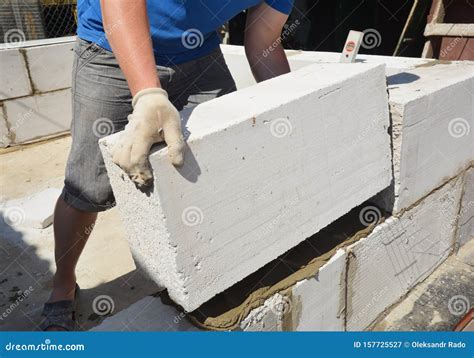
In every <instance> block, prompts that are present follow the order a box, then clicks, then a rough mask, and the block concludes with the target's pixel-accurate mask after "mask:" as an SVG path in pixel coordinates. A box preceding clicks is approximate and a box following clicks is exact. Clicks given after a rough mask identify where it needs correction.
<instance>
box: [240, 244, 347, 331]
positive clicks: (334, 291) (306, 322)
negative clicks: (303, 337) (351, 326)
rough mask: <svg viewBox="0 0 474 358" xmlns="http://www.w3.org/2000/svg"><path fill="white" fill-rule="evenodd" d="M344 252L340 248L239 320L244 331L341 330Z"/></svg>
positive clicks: (342, 325) (342, 320)
mask: <svg viewBox="0 0 474 358" xmlns="http://www.w3.org/2000/svg"><path fill="white" fill-rule="evenodd" d="M345 266H346V253H345V251H344V250H342V249H339V250H338V251H337V252H336V253H335V254H334V256H333V257H331V259H330V260H329V261H328V262H327V263H326V264H325V265H323V266H322V267H321V268H320V269H319V271H318V272H317V273H316V275H315V276H314V277H312V278H310V279H305V280H302V281H299V282H297V283H296V284H295V285H294V286H293V287H292V288H291V289H290V291H289V292H290V293H289V294H288V293H284V294H283V293H282V294H280V293H277V294H275V295H274V296H272V297H271V298H269V299H267V300H266V301H265V304H264V305H263V306H261V307H258V308H256V309H254V310H252V311H251V312H250V313H249V315H248V316H247V317H246V318H245V319H244V320H242V323H241V325H240V326H241V327H242V328H243V329H244V330H246V331H282V330H283V331H343V330H344V300H345V296H344V293H345V291H344V290H345Z"/></svg>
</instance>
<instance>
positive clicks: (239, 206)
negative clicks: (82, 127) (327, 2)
mask: <svg viewBox="0 0 474 358" xmlns="http://www.w3.org/2000/svg"><path fill="white" fill-rule="evenodd" d="M385 83H386V81H385V70H384V66H383V65H370V64H354V65H340V64H326V65H312V66H308V67H305V68H303V69H301V70H299V71H296V72H294V73H291V74H287V75H284V76H280V77H278V78H275V79H272V80H269V81H265V82H262V83H260V84H258V85H255V86H252V87H249V88H246V89H244V90H241V91H239V92H236V93H233V94H230V95H227V96H223V97H220V98H218V99H215V100H213V101H210V102H207V103H205V104H202V105H200V106H198V107H196V109H195V110H194V111H193V113H192V114H191V116H190V118H189V119H188V120H187V124H186V127H187V131H188V132H189V133H190V136H189V138H188V146H189V149H188V151H187V155H186V161H185V164H184V166H183V167H182V168H179V169H176V168H174V167H173V166H172V165H171V164H170V163H169V160H168V157H167V150H166V148H161V149H159V150H155V151H153V152H152V153H151V155H150V162H151V165H152V167H153V170H154V173H155V179H154V187H153V189H152V190H151V192H141V191H139V190H137V189H136V187H135V186H134V184H133V183H132V182H131V181H130V180H129V179H128V178H127V177H126V175H124V173H123V172H122V171H121V170H120V168H118V167H117V166H116V165H115V164H113V163H112V162H111V159H110V148H112V147H113V145H114V141H115V140H116V139H117V138H118V136H120V135H121V133H117V134H116V135H113V136H111V137H107V138H106V139H104V140H102V141H101V148H102V151H103V155H104V158H105V163H106V167H107V170H108V173H109V177H110V179H111V184H112V187H113V189H114V193H115V195H116V199H117V203H118V207H119V210H120V211H121V214H122V217H123V220H124V223H125V228H126V229H127V231H128V238H129V242H130V246H131V248H132V251H133V253H134V255H135V257H136V259H137V260H139V261H140V262H141V265H142V266H144V267H146V268H147V269H148V271H149V274H150V275H151V277H152V278H153V279H155V280H156V281H157V282H158V283H160V284H161V285H164V286H165V287H167V289H168V291H169V294H170V296H171V298H172V299H173V300H174V301H175V302H177V303H179V304H180V305H182V306H183V307H184V308H185V309H186V310H187V311H191V310H193V309H195V308H197V307H198V306H199V305H201V304H202V303H204V302H206V301H207V300H209V299H210V298H212V297H213V296H214V295H216V294H217V293H219V292H221V291H223V290H225V289H226V288H228V287H229V286H231V285H233V284H235V283H236V282H238V281H239V280H241V279H243V278H244V277H246V276H247V275H249V274H251V273H252V272H254V271H255V270H257V269H258V268H260V267H262V266H263V265H265V264H266V263H268V262H270V261H271V260H273V259H275V258H276V257H277V256H279V255H281V254H283V253H284V252H285V251H287V250H289V249H290V248H292V247H294V246H296V245H297V244H298V243H299V242H301V241H303V240H304V239H306V238H307V237H309V236H311V235H312V234H314V233H316V232H317V231H319V230H320V229H321V228H323V227H325V226H327V225H328V224H329V223H331V222H332V221H334V220H335V219H337V218H339V217H340V216H342V215H344V214H345V213H347V212H348V211H349V210H351V209H352V208H353V207H355V206H357V205H359V204H361V203H362V202H363V201H365V200H367V199H368V198H370V197H371V196H373V195H374V194H376V193H377V192H379V191H380V190H382V189H384V188H386V187H387V186H388V185H389V183H390V180H391V162H390V143H389V136H388V134H387V130H388V106H387V93H386V84H385ZM289 84H291V85H292V86H291V90H289V89H288V88H289ZM366 98H371V101H370V103H367V101H366ZM334 108H337V109H338V110H337V111H334ZM354 133H363V136H361V137H357V138H354ZM369 138H370V140H367V139H369Z"/></svg>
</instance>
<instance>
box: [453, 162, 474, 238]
mask: <svg viewBox="0 0 474 358" xmlns="http://www.w3.org/2000/svg"><path fill="white" fill-rule="evenodd" d="M457 234H458V243H459V245H464V244H465V243H466V242H468V241H469V240H470V239H473V238H474V168H473V167H471V168H470V169H469V170H468V171H466V174H465V177H464V190H463V196H462V200H461V210H460V211H459V224H458V232H457Z"/></svg>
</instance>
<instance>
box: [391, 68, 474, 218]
mask: <svg viewBox="0 0 474 358" xmlns="http://www.w3.org/2000/svg"><path fill="white" fill-rule="evenodd" d="M473 93H474V64H460V63H457V64H437V65H433V66H427V67H419V68H416V69H414V70H409V71H406V72H405V73H404V75H403V76H399V77H398V78H397V80H396V81H395V82H391V81H390V80H389V98H390V111H391V116H392V126H393V128H392V132H393V166H394V181H395V182H394V184H395V185H394V189H393V190H391V193H390V195H393V196H394V199H395V202H394V204H393V208H392V207H386V209H387V210H389V211H391V210H393V212H399V211H400V210H402V209H405V208H408V207H410V205H412V204H414V203H415V202H416V201H417V200H419V199H421V198H422V197H424V196H425V195H427V194H428V193H430V192H431V191H432V190H433V189H434V188H436V187H438V186H440V185H441V184H443V183H444V182H445V181H446V180H447V179H449V178H452V177H454V176H456V175H457V174H458V173H459V172H460V171H462V170H463V169H465V168H466V167H467V166H468V165H469V163H470V162H471V161H472V160H474V145H473V143H474V105H473V104H474V102H473V101H474V99H473Z"/></svg>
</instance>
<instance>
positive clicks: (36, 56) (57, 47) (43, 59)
mask: <svg viewBox="0 0 474 358" xmlns="http://www.w3.org/2000/svg"><path fill="white" fill-rule="evenodd" d="M73 47H74V42H65V43H60V44H51V45H45V46H34V47H27V48H25V49H24V51H25V54H26V60H27V63H28V69H29V72H30V76H31V82H32V85H33V88H34V89H35V91H36V92H38V93H45V92H50V91H55V90H58V89H64V88H70V87H71V73H72V63H73V60H74V51H73Z"/></svg>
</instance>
